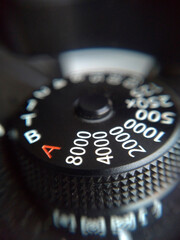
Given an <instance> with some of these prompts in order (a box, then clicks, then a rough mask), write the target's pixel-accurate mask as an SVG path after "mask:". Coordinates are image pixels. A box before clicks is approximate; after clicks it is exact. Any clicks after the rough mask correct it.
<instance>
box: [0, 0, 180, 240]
mask: <svg viewBox="0 0 180 240" xmlns="http://www.w3.org/2000/svg"><path fill="white" fill-rule="evenodd" d="M2 4H3V8H2V9H1V10H3V12H2V15H1V17H2V18H3V19H2V21H1V24H2V28H1V29H2V35H1V42H2V45H1V52H0V62H1V64H0V65H1V71H0V76H1V81H0V91H1V92H0V103H1V106H0V108H1V115H0V124H1V125H0V126H1V129H0V132H1V135H2V136H1V139H0V140H1V145H0V148H1V175H2V181H1V192H2V197H1V200H0V203H1V206H0V209H1V215H2V218H1V223H2V224H1V226H2V227H1V229H0V236H1V237H2V239H13V240H15V239H25V238H26V239H52V240H55V239H61V240H64V239H67V240H71V239H77V238H78V239H91V240H92V239H99V238H100V239H101V238H102V239H105V238H107V239H124V238H123V236H124V237H126V238H125V239H128V240H131V239H132V236H133V239H147V240H148V239H149V240H150V239H158V240H161V239H164V238H166V239H167V240H172V239H179V236H180V232H179V229H178V224H177V223H178V222H179V220H180V216H179V211H180V206H179V203H178V202H179V185H178V184H176V188H175V189H174V190H173V191H172V192H170V193H169V194H167V196H166V197H165V198H162V199H161V200H160V203H161V208H162V209H163V210H162V211H163V213H161V214H162V216H161V217H160V216H159V219H157V218H158V217H157V218H156V217H155V216H156V214H153V211H154V209H156V210H157V208H158V207H157V205H153V204H150V205H149V206H147V208H146V207H145V208H142V209H141V210H142V211H144V212H143V215H142V216H145V215H148V223H147V224H146V221H145V219H142V218H141V217H139V215H138V214H139V212H138V211H136V210H134V212H133V211H132V212H133V213H135V218H136V222H137V226H138V227H137V229H136V230H135V229H133V227H132V233H131V234H132V236H131V234H129V229H128V227H127V228H124V230H125V231H124V232H122V233H119V235H118V234H116V233H115V234H114V235H113V234H112V232H113V230H112V229H111V230H110V231H109V230H108V231H107V232H108V233H107V235H106V236H103V234H102V235H101V233H99V232H97V234H92V232H93V231H92V232H91V234H90V233H89V232H88V231H90V230H89V229H86V231H85V230H84V232H83V233H84V235H83V234H82V229H81V228H80V227H79V230H78V231H77V233H76V234H77V235H74V233H73V229H74V228H73V218H72V216H71V213H67V214H66V212H62V213H61V212H60V211H55V208H53V210H54V211H53V210H52V208H49V209H47V205H46V204H43V203H42V202H39V200H37V199H36V197H34V196H33V195H32V194H31V192H29V190H28V189H27V186H26V184H24V183H22V179H21V178H19V177H18V174H19V172H18V168H17V166H16V164H15V163H13V161H12V160H11V161H6V159H10V158H12V155H11V154H9V153H8V152H7V146H8V142H6V141H4V139H3V137H4V134H7V132H6V126H8V124H9V122H11V121H12V119H13V117H14V115H15V114H16V113H17V112H18V111H19V109H20V108H21V107H22V105H23V104H24V102H25V101H26V99H27V97H28V96H30V94H31V92H33V91H35V90H36V89H39V88H40V87H41V86H42V85H48V84H49V83H50V82H51V80H52V79H56V78H60V77H65V75H67V71H65V70H64V69H63V67H62V66H63V64H60V59H62V58H63V57H61V56H65V55H63V54H64V52H65V54H66V51H69V50H73V49H84V48H86V49H87V48H90V49H91V50H92V48H93V47H96V48H99V47H100V48H102V47H107V48H110V47H113V48H114V49H113V50H114V51H115V50H116V48H123V49H124V48H126V49H131V50H132V49H133V50H138V51H141V52H145V53H148V54H150V55H153V56H154V58H152V59H153V66H152V68H151V71H149V73H148V75H146V78H149V79H153V78H158V79H160V80H161V81H163V82H164V83H165V84H167V85H169V86H170V87H171V88H173V89H174V91H175V92H176V94H177V95H179V94H180V84H179V83H178V78H179V69H178V67H179V66H178V58H179V55H180V52H179V51H180V50H179V48H177V46H178V42H179V40H178V36H179V35H178V31H179V28H178V24H176V22H177V14H174V13H175V9H174V5H173V4H170V3H167V4H164V5H163V8H162V5H161V4H160V3H156V4H150V3H149V4H143V3H142V2H141V1H138V2H135V3H129V2H127V3H121V2H119V1H112V2H111V3H108V2H106V1H86V2H82V1H70V2H69V1H68V2H64V1H51V2H50V1H36V2H35V1H20V0H19V1H15V2H11V1H7V2H2ZM159 13H160V14H159ZM165 16H166V17H165ZM167 16H168V17H167ZM117 51H118V49H117ZM87 56H88V54H87ZM63 59H65V58H63ZM156 59H157V60H158V61H156ZM113 61H114V60H113ZM129 64H130V61H129ZM160 66H162V70H161V68H160ZM65 72H66V73H65ZM5 149H6V150H5ZM10 149H11V148H10ZM173 188H174V187H173ZM20 203H21V204H20ZM158 203H159V202H158ZM158 206H159V205H158ZM149 213H151V214H149ZM172 213H173V214H172ZM63 214H64V218H61V217H62V215H63ZM127 214H128V212H126V211H125V212H124V213H122V215H121V218H123V221H125V220H126V221H128V218H129V216H130V215H127ZM161 214H160V215H161ZM57 219H58V220H57ZM62 219H63V220H62ZM69 219H70V220H69ZM97 219H98V218H97ZM87 220H88V217H87V219H85V218H84V222H85V221H87ZM61 221H62V222H61ZM106 221H107V222H108V224H109V225H108V224H107V226H108V227H107V228H110V226H111V225H110V223H109V221H110V220H106ZM78 222H79V225H82V224H83V223H84V222H82V216H79V220H78ZM94 223H95V222H92V224H94ZM97 224H99V222H98V221H97ZM100 229H101V228H100ZM126 230H127V231H126ZM99 231H100V230H99ZM115 231H116V230H114V232H115ZM87 233H88V234H87ZM93 233H94V232H93ZM110 233H111V234H110Z"/></svg>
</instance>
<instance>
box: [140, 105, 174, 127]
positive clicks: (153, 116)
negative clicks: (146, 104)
mask: <svg viewBox="0 0 180 240" xmlns="http://www.w3.org/2000/svg"><path fill="white" fill-rule="evenodd" d="M175 116H176V114H175V113H174V112H164V113H160V112H159V111H157V110H153V111H150V112H148V111H147V110H145V109H139V110H137V112H136V114H135V117H136V119H137V120H140V121H143V120H146V119H147V120H149V121H150V122H159V121H160V123H162V124H169V125H170V124H173V123H174V117H175Z"/></svg>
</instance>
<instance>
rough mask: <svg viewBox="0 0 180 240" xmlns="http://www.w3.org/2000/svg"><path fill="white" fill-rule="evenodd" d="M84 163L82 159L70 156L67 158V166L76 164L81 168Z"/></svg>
mask: <svg viewBox="0 0 180 240" xmlns="http://www.w3.org/2000/svg"><path fill="white" fill-rule="evenodd" d="M82 162H83V159H82V157H73V156H69V157H67V158H66V163H67V164H74V165H75V166H79V165H81V164H82Z"/></svg>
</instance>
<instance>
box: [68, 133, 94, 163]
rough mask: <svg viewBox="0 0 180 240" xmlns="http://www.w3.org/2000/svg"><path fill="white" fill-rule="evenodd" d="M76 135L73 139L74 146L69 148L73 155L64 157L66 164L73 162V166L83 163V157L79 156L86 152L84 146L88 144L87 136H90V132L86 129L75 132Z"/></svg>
mask: <svg viewBox="0 0 180 240" xmlns="http://www.w3.org/2000/svg"><path fill="white" fill-rule="evenodd" d="M77 137H78V138H76V139H75V140H74V142H73V143H74V145H75V146H74V147H72V148H71V149H70V153H71V154H72V155H75V156H68V157H67V158H66V163H67V164H73V165H75V166H79V165H81V164H82V163H83V158H82V157H80V156H82V155H84V154H85V153H86V150H85V148H84V147H86V146H87V145H88V144H89V141H88V140H87V139H88V138H90V137H91V134H90V133H89V132H86V131H80V132H78V133H77Z"/></svg>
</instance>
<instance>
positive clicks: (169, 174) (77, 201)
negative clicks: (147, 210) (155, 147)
mask: <svg viewBox="0 0 180 240" xmlns="http://www.w3.org/2000/svg"><path fill="white" fill-rule="evenodd" d="M14 148H15V151H14V152H16V154H17V155H16V161H17V164H18V167H19V169H20V173H21V175H22V178H23V180H24V181H25V184H26V185H27V187H28V188H29V190H31V191H32V192H33V193H34V194H35V195H36V196H37V197H39V198H40V199H43V200H45V201H48V202H49V203H52V204H53V205H54V204H55V205H57V206H58V207H59V208H62V209H67V210H78V209H79V208H80V209H81V210H84V211H86V210H91V209H111V208H119V207H123V206H126V205H128V204H130V203H137V202H138V201H140V200H145V199H146V198H147V197H151V196H153V195H154V194H155V193H156V194H157V193H160V192H162V191H163V190H164V191H166V189H168V188H169V187H171V186H172V185H173V184H174V183H175V182H176V181H177V179H178V176H179V173H180V140H178V142H177V143H176V144H175V145H174V146H173V147H172V148H170V149H169V151H167V152H166V153H165V154H164V155H163V156H162V157H160V158H158V159H156V160H154V161H153V162H151V163H149V164H147V165H145V166H143V167H141V168H138V169H136V170H133V171H130V172H126V173H123V174H116V175H112V176H110V175H109V176H100V177H88V176H87V177H86V176H81V177H79V176H70V175H66V174H64V173H61V172H60V171H58V170H57V169H53V168H51V167H48V166H47V165H46V164H44V163H43V162H40V161H38V160H37V159H33V157H32V156H30V155H29V154H28V153H27V152H26V150H24V149H22V148H19V147H18V146H16V145H14ZM13 161H15V160H14V159H13Z"/></svg>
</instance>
